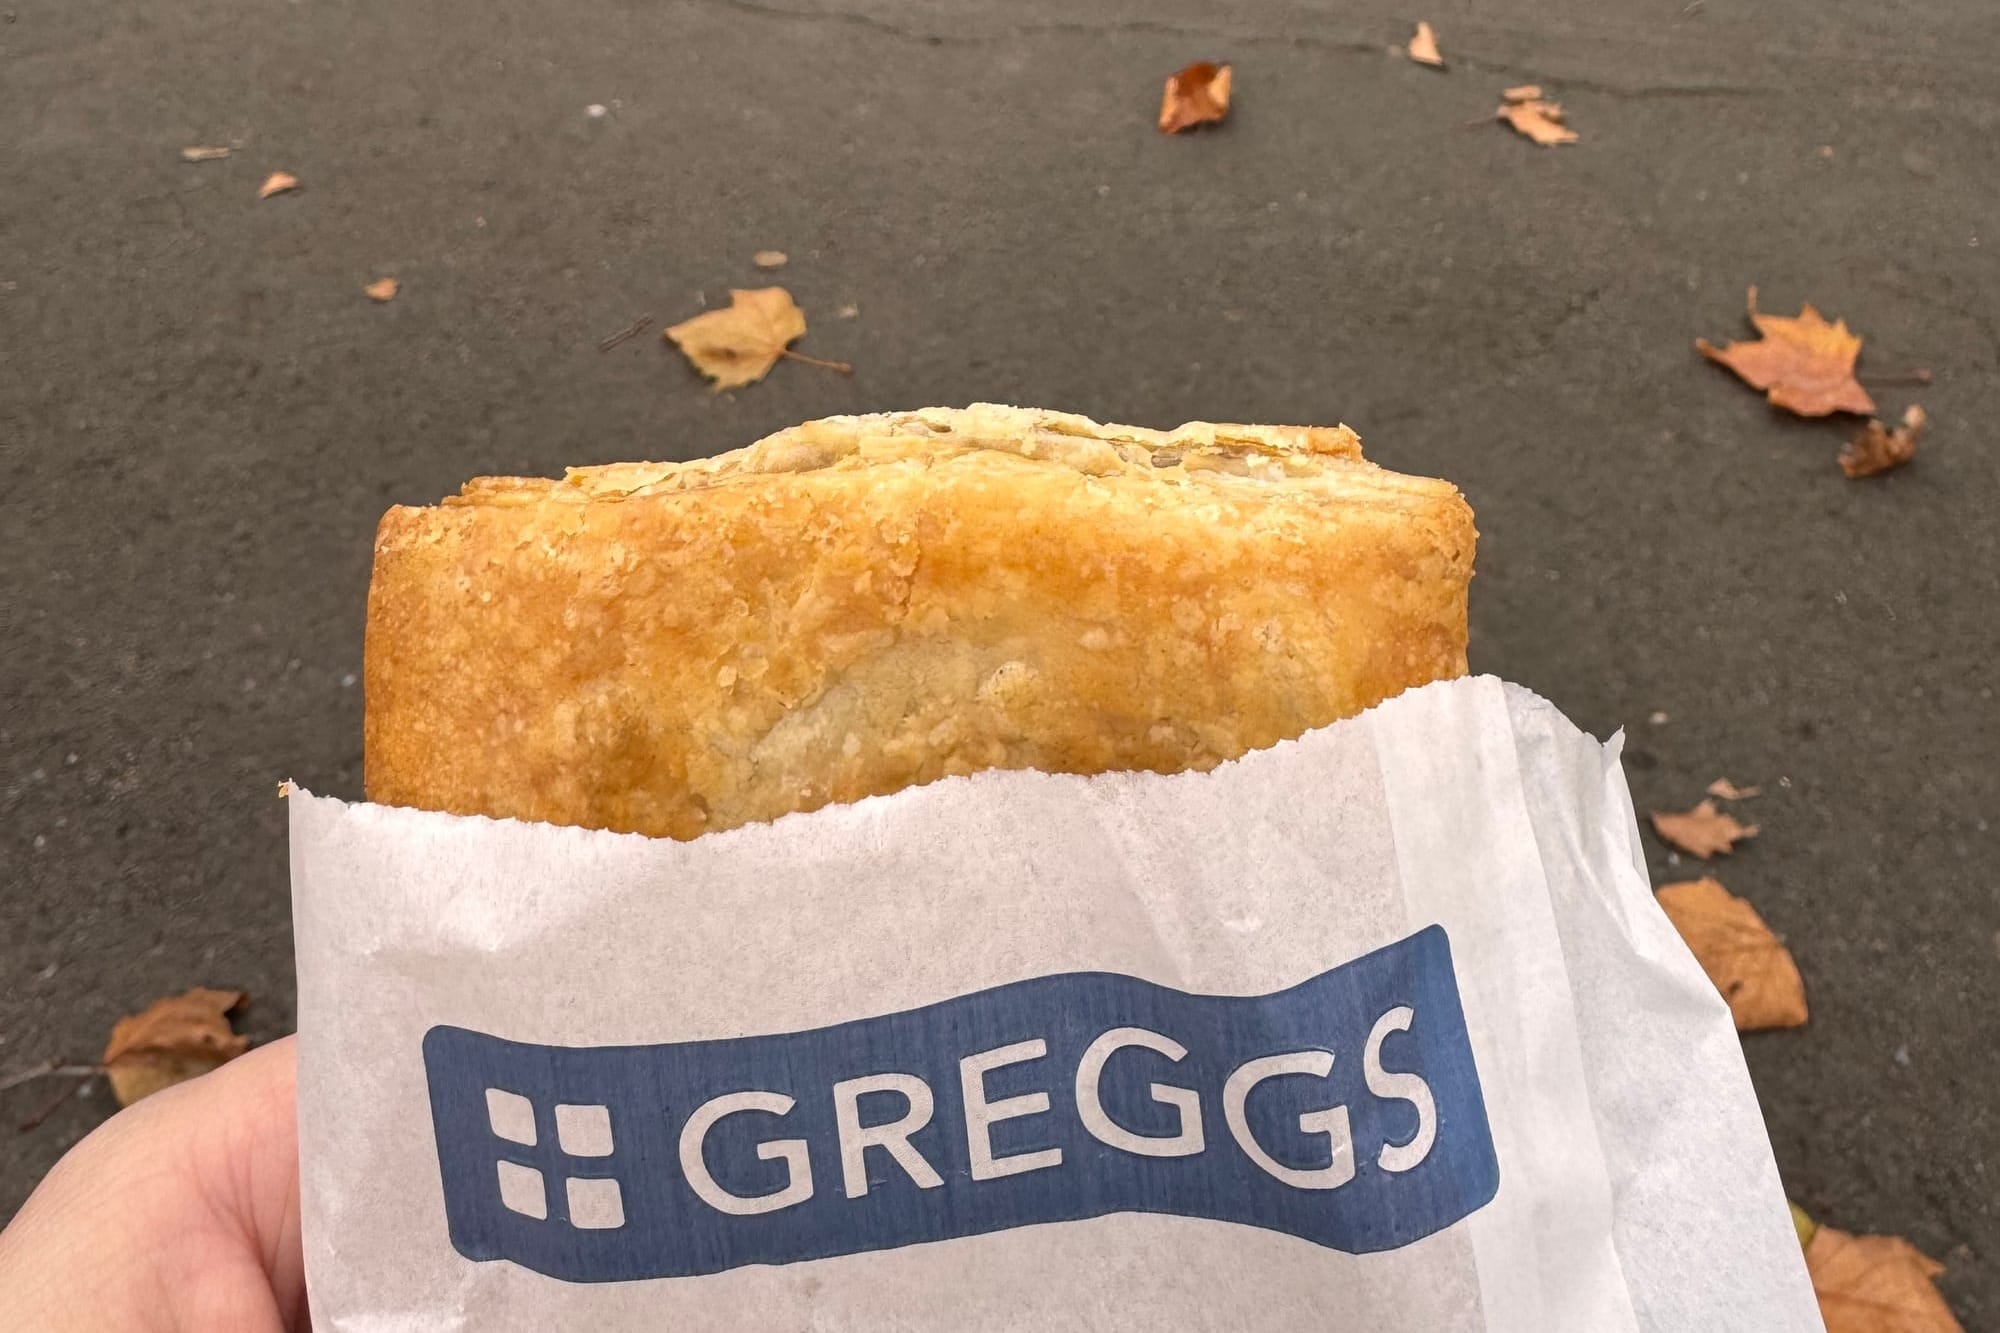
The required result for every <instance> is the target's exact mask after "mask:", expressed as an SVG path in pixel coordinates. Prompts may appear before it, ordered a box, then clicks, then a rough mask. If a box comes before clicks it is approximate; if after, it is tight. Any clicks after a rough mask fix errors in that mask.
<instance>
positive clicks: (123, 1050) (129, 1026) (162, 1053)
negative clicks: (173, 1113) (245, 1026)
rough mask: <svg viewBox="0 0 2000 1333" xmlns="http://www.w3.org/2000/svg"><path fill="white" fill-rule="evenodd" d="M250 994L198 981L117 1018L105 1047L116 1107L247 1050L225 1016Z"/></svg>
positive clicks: (246, 1043) (244, 1040) (245, 1041)
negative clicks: (210, 987)
mask: <svg viewBox="0 0 2000 1333" xmlns="http://www.w3.org/2000/svg"><path fill="white" fill-rule="evenodd" d="M249 998H250V997H249V996H248V995H245V994H244V993H243V992H242V991H240V990H208V989H206V988H205V987H201V986H197V987H195V988H194V989H193V990H191V991H188V992H187V993H186V994H184V995H170V996H168V997H167V998H166V999H164V1000H159V1001H156V1002H155V1003H154V1004H152V1005H151V1006H150V1007H148V1008H147V1009H146V1010H145V1011H144V1012H143V1013H137V1014H133V1015H131V1016H129V1017H127V1018H121V1019H119V1020H118V1024H117V1026H116V1027H114V1028H112V1029H111V1042H110V1044H109V1045H107V1046H106V1047H105V1048H104V1072H105V1073H106V1074H107V1075H109V1076H110V1079H111V1091H112V1092H113V1093H115V1094H116V1095H117V1097H118V1104H119V1105H120V1106H130V1105H131V1104H132V1103H133V1102H136V1101H138V1100H139V1099H140V1098H141V1097H150V1096H152V1095H153V1094H154V1093H156V1092H158V1091H160V1089H162V1088H170V1087H172V1086H173V1085H174V1084H176V1083H182V1082H185V1081H186V1080H188V1079H191V1078H193V1077H195V1076H196V1075H197V1074H206V1073H207V1072H208V1071H209V1070H211V1069H214V1068H215V1067H216V1066H217V1065H221V1064H224V1063H226V1062H228V1061H230V1060H234V1059H235V1058H236V1057H237V1056H239V1055H241V1054H243V1052H244V1051H246V1050H248V1049H250V1039H249V1038H248V1037H239V1036H237V1035H236V1034H235V1033H234V1032H231V1031H230V1030H229V1015H230V1013H231V1012H233V1011H234V1010H237V1009H240V1008H242V1007H243V1005H244V1004H245V1002H247V1001H248V1000H249Z"/></svg>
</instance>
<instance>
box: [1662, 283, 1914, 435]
mask: <svg viewBox="0 0 2000 1333" xmlns="http://www.w3.org/2000/svg"><path fill="white" fill-rule="evenodd" d="M1749 304H1750V322H1751V323H1752V324H1755V325H1756V326H1757V331H1758V332H1759V333H1761V334H1763V335H1764V336H1763V337H1762V338H1761V339H1760V340H1759V341H1757V342H1747V343H1746V342H1737V343H1730V344H1729V345H1728V346H1727V347H1717V346H1715V345H1714V344H1713V343H1711V342H1709V341H1708V339H1706V338H1696V339H1695V340H1694V345H1695V349H1696V350H1697V351H1699V352H1700V353H1701V354H1702V355H1703V356H1705V357H1707V358H1708V359H1709V360H1711V361H1715V362H1719V363H1720V364H1722V365H1725V366H1728V367H1729V368H1730V369H1731V370H1733V371H1735V372H1736V373H1737V374H1738V375H1739V376H1741V377H1742V379H1743V381H1744V383H1746V384H1748V385H1750V387H1752V388H1754V389H1763V390H1766V391H1767V392H1766V396H1767V397H1768V398H1769V399H1770V400H1771V405H1772V406H1773V407H1782V408H1784V409H1785V410H1786V411H1788V412H1796V413H1797V414H1798V415H1800V416H1802V417H1823V416H1826V415H1828V414H1829V413H1833V412H1859V413H1869V412H1873V411H1874V410H1875V400H1874V399H1873V398H1870V397H1869V396H1868V390H1866V389H1864V388H1862V387H1861V383H1860V381H1859V380H1857V379H1855V378H1854V358H1855V357H1857V356H1859V355H1860V354H1861V339H1860V338H1858V337H1856V336H1855V335H1854V334H1852V333H1850V332H1848V329H1847V321H1846V320H1835V321H1834V322H1833V323H1831V324H1829V323H1827V322H1826V320H1825V319H1824V318H1822V317H1821V316H1820V313H1819V311H1817V310H1815V309H1813V308H1812V306H1811V305H1810V304H1808V305H1806V306H1805V308H1804V309H1802V310H1801V311H1800V312H1799V314H1798V317H1797V318H1792V317H1790V316H1786V315H1764V314H1759V313H1758V312H1757V289H1756V288H1755V287H1752V288H1751V289H1750V300H1749Z"/></svg>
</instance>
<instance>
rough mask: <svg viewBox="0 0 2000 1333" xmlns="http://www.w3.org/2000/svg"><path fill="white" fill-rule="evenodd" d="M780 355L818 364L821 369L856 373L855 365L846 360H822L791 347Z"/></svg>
mask: <svg viewBox="0 0 2000 1333" xmlns="http://www.w3.org/2000/svg"><path fill="white" fill-rule="evenodd" d="M778 355H779V356H782V357H788V358H790V359H791V360H793V361H803V362H805V363H806V364H807V365H809V366H818V367H819V368H820V369H821V370H837V371H839V372H840V373H841V374H843V375H852V374H853V373H854V367H853V366H850V365H848V364H847V363H846V362H845V361H822V360H820V358H818V357H816V356H807V355H806V354H805V353H804V352H794V351H793V350H792V349H791V348H789V347H787V348H786V349H785V350H784V351H782V352H780V353H778Z"/></svg>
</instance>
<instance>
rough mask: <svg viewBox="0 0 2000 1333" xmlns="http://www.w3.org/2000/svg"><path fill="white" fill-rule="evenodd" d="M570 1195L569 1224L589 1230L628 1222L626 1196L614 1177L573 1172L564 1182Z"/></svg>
mask: <svg viewBox="0 0 2000 1333" xmlns="http://www.w3.org/2000/svg"><path fill="white" fill-rule="evenodd" d="M563 1184H564V1186H565V1187H566V1191H567V1193H568V1195H569V1224H570V1225H571V1226H573V1227H579V1228H581V1229H583V1230H586V1231H608V1230H610V1229H611V1228H612V1227H622V1226H624V1225H625V1200H624V1197H623V1196H622V1195H620V1194H619V1192H618V1182H617V1181H615V1180H593V1179H591V1178H589V1177H587V1176H571V1177H570V1178H569V1179H568V1180H566V1181H564V1182H563Z"/></svg>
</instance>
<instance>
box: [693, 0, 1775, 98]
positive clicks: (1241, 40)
mask: <svg viewBox="0 0 2000 1333" xmlns="http://www.w3.org/2000/svg"><path fill="white" fill-rule="evenodd" d="M711 2H712V3H717V4H720V5H721V6H722V7H724V8H728V9H733V10H736V11H738V12H740V13H745V14H751V15H755V16H757V17H759V18H767V19H776V20H779V21H790V22H795V23H839V24H845V25H848V26H851V27H859V28H867V29H869V30H871V31H874V32H880V33H883V34H885V35H887V36H891V37H897V38H900V39H902V40H904V41H915V42H922V43H923V44H925V45H926V46H982V45H988V44H991V43H994V42H1003V41H1010V40H1014V39H1017V38H1022V37H1040V36H1047V35H1051V34H1069V35H1080V36H1095V37H1111V36H1117V35H1119V34H1122V33H1143V34H1147V35H1150V36H1161V37H1191V38H1199V39H1201V40H1203V41H1211V42H1230V43H1235V44H1237V45H1241V46H1289V47H1298V48H1304V49H1308V50H1316V51H1333V52H1337V53H1340V54H1343V55H1365V56H1376V57H1379V56H1382V55H1384V54H1385V53H1386V52H1387V49H1388V44H1387V43H1384V42H1379V41H1363V40H1361V39H1359V38H1349V37H1328V36H1318V35H1313V34H1306V33H1286V34H1279V33H1268V32H1243V31H1238V30H1234V29H1229V28H1209V27H1198V26H1189V25H1185V24H1177V23H1167V22H1163V21H1161V20H1159V19H1121V20H1119V21H1116V22H1112V23H1082V22H1078V21H1075V20H1065V19H1054V20H1049V21H1046V22H1037V23H1021V24H1015V25H1014V26H1012V27H1010V28H1007V29H1006V30H1004V31H1000V32H983V33H946V32H936V31H933V30H930V29H925V28H918V27H912V26H909V25H907V24H902V23H898V22H896V21H895V20H893V19H887V18H884V17H882V16H881V15H879V14H873V13H869V12H868V11H866V10H858V9H789V8H786V7H785V6H783V5H773V4H764V3H760V0H711ZM1451 63H1452V64H1453V65H1456V66H1461V67H1463V68H1466V69H1476V70H1479V71H1481V72H1482V73H1489V74H1503V75H1507V76H1509V77H1520V78H1527V79H1539V80H1542V81H1544V82H1547V83H1549V84H1551V85H1553V86H1557V87H1560V88H1561V89H1563V90H1564V91H1569V90H1572V89H1573V90H1577V91H1581V92H1593V93H1600V94H1602V95H1604V96H1606V97H1614V98H1622V99H1631V100H1638V99H1644V98H1652V97H1665V98H1701V97H1775V96H1783V95H1784V94H1785V93H1786V92H1787V91H1788V90H1787V89H1783V88H1772V87H1764V86H1761V85H1754V84H1730V83H1646V84H1629V83H1617V82H1613V81H1610V80H1606V79H1599V78H1595V77H1591V76H1583V77H1576V76H1568V75H1565V76H1557V75H1551V74H1542V73H1539V72H1537V71H1535V70H1533V69H1531V68H1528V67H1526V66H1522V65H1517V64H1511V63H1508V62H1505V61H1491V60H1483V59H1480V58H1478V57H1474V56H1465V55H1460V54H1454V55H1453V56H1452V57H1451Z"/></svg>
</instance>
